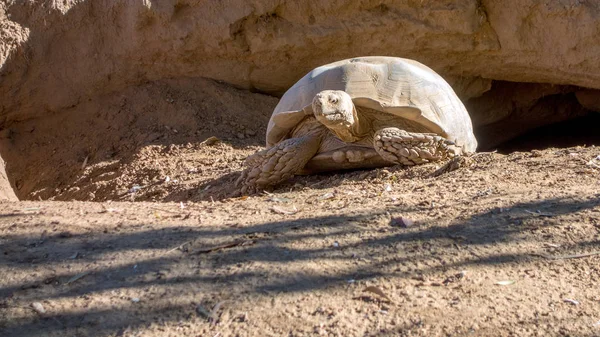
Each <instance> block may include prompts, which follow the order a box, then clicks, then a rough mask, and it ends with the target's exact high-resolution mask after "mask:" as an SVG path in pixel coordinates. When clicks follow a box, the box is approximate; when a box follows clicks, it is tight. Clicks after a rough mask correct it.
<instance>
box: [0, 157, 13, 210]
mask: <svg viewBox="0 0 600 337" xmlns="http://www.w3.org/2000/svg"><path fill="white" fill-rule="evenodd" d="M3 200H11V201H14V200H17V196H15V192H13V189H12V187H11V186H10V183H9V182H8V177H7V176H6V169H5V168H4V161H3V160H2V158H0V201H3Z"/></svg>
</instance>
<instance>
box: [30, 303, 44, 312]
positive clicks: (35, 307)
mask: <svg viewBox="0 0 600 337" xmlns="http://www.w3.org/2000/svg"><path fill="white" fill-rule="evenodd" d="M31 307H32V308H33V310H35V312H37V313H38V314H40V315H41V314H45V313H46V309H44V306H43V305H42V303H40V302H33V303H31Z"/></svg>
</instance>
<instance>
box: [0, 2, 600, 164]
mask: <svg viewBox="0 0 600 337" xmlns="http://www.w3.org/2000/svg"><path fill="white" fill-rule="evenodd" d="M599 15H600V3H598V2H595V1H574V0H549V1H541V0H508V1H506V0H442V1H440V0H412V1H402V2H399V1H381V0H377V1H374V0H361V1H350V0H345V1H344V0H339V1H334V0H320V1H313V0H298V1H281V0H279V1H277V0H258V1H246V0H225V1H224V0H205V1H199V0H160V1H159V0H139V1H133V0H129V1H110V0H95V1H90V0H64V1H32V0H29V1H16V0H7V1H2V2H0V97H2V99H1V100H0V130H2V129H6V128H7V127H9V126H10V125H11V124H13V123H15V122H18V121H22V120H26V119H31V118H37V117H40V116H44V115H48V114H50V113H58V112H62V111H65V110H66V109H69V108H72V107H75V106H77V105H79V104H81V103H82V102H84V101H86V100H89V99H92V98H94V97H99V95H102V94H107V93H111V92H118V91H120V90H123V89H124V88H126V87H129V86H135V85H139V84H141V83H144V82H148V81H154V80H160V79H165V78H178V77H207V78H212V79H216V80H220V81H224V82H227V83H230V84H233V85H235V86H238V87H241V88H246V89H251V90H254V91H261V92H267V93H272V94H281V93H282V92H284V91H285V90H286V89H287V88H288V87H289V86H290V85H291V84H293V83H294V82H295V81H296V80H297V79H298V78H300V77H301V76H303V75H304V74H305V73H306V72H308V71H309V70H311V69H313V68H314V67H316V66H318V65H322V64H325V63H328V62H331V61H335V60H340V59H344V58H349V57H354V56H364V55H391V56H402V57H407V58H413V59H416V60H418V61H421V62H423V63H425V64H427V65H429V66H430V67H432V68H433V69H434V70H436V71H438V72H439V73H440V74H441V75H442V76H444V77H445V78H446V79H447V80H448V81H449V82H450V83H451V84H452V85H453V86H454V88H455V90H456V91H457V92H458V94H459V95H460V96H461V97H462V98H463V99H468V98H472V97H478V96H480V95H481V94H483V93H485V92H486V91H488V90H489V89H490V88H491V87H492V84H493V81H496V80H502V81H511V82H534V83H549V84H558V85H572V86H577V87H584V88H588V89H600V63H599V62H598V58H597V55H599V54H600V20H598V16H599ZM590 93H591V94H590ZM594 97H597V92H594V91H590V92H587V94H586V93H581V94H578V95H577V98H578V99H579V102H581V104H583V105H584V106H586V107H588V108H592V109H596V110H597V109H598V107H599V106H600V104H599V103H598V101H597V98H594ZM471 113H472V114H473V115H477V113H478V111H471ZM503 113H506V111H504V112H503ZM474 118H475V119H477V118H478V117H477V116H474ZM2 152H3V149H2V148H0V154H1V153H2Z"/></svg>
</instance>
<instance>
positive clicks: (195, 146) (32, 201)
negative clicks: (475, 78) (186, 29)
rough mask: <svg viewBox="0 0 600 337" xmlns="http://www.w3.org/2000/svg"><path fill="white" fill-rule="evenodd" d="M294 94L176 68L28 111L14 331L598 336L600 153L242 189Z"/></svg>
mask: <svg viewBox="0 0 600 337" xmlns="http://www.w3.org/2000/svg"><path fill="white" fill-rule="evenodd" d="M203 97H204V98H203ZM211 97H212V98H211ZM244 102H246V103H244ZM276 102H277V100H276V99H274V98H271V97H267V96H259V95H256V94H250V93H245V92H242V91H237V90H232V89H231V88H226V87H225V86H222V85H220V84H214V83H212V82H211V83H208V82H205V81H201V82H198V81H197V80H177V81H175V80H173V81H164V82H157V83H149V84H147V85H145V86H142V87H140V88H137V89H135V90H133V89H132V90H130V91H128V92H125V93H124V94H122V93H120V94H119V95H111V96H107V97H99V98H98V99H97V100H90V101H88V102H87V103H82V104H81V105H80V106H78V107H76V108H74V109H75V110H76V111H70V113H68V114H67V113H65V114H59V115H56V116H55V117H54V118H53V119H49V120H47V121H45V122H44V123H39V122H38V123H37V124H33V122H27V121H25V122H23V123H21V124H18V125H14V126H13V128H12V129H11V130H10V132H9V133H8V134H5V135H3V138H2V137H0V138H1V139H0V141H2V142H3V143H2V144H3V145H4V146H3V148H4V149H5V152H4V153H3V156H4V157H5V158H6V159H7V162H9V164H11V166H9V167H8V169H9V174H11V175H12V176H13V177H15V178H16V180H17V181H18V182H19V183H18V186H17V187H18V191H17V192H18V193H19V195H20V197H21V198H24V199H28V200H29V201H22V202H16V203H9V202H4V203H0V273H1V274H2V277H1V278H0V335H1V336H211V337H212V336H283V335H285V336H313V335H323V336H328V335H330V336H450V335H452V336H467V335H468V336H600V292H599V291H598V289H600V281H598V279H599V278H600V255H599V254H600V253H599V252H600V158H598V156H599V155H600V148H599V147H594V146H587V147H585V146H580V147H570V148H548V149H545V150H534V151H529V152H513V153H511V154H508V155H504V154H498V153H480V154H478V155H476V156H475V157H473V158H472V159H471V160H470V161H468V165H466V166H464V167H462V168H460V169H458V170H456V171H452V172H447V173H444V174H442V175H439V176H437V177H433V176H432V173H433V172H435V171H436V169H437V166H435V165H433V164H429V165H424V166H419V167H414V168H408V169H404V168H398V167H392V168H387V169H377V170H366V171H354V172H346V173H333V174H326V175H315V176H308V177H296V178H294V179H292V180H291V181H289V182H288V183H286V184H283V185H282V186H280V187H279V188H277V189H275V190H273V191H271V192H270V193H265V194H263V195H258V196H250V197H248V196H242V197H232V195H233V194H232V193H233V192H234V191H235V189H236V188H235V186H234V185H233V182H234V181H235V179H236V178H237V177H238V175H239V171H240V169H241V168H242V164H243V159H244V158H245V157H246V156H247V155H249V154H251V153H253V152H254V151H256V150H257V149H260V148H261V146H262V142H263V136H264V128H265V126H266V121H267V120H268V117H269V112H270V110H271V109H272V108H273V106H274V105H275V104H276ZM249 109H250V110H249ZM174 111H176V112H177V114H175V113H174ZM244 111H250V112H249V113H246V114H244ZM73 112H76V113H73ZM209 112H210V113H209ZM175 116H176V117H175ZM52 130H55V131H54V132H53V131H52ZM56 130H60V131H56ZM211 136H216V137H217V138H218V139H219V141H211V138H209V137H211ZM61 139H62V140H64V141H63V142H62V143H60V142H58V141H59V140H61ZM207 139H208V141H207ZM19 153H25V154H26V158H27V159H28V160H27V161H25V160H21V161H19V160H17V159H18V158H19V157H18V154H19ZM40 199H41V200H40ZM78 200H87V201H78Z"/></svg>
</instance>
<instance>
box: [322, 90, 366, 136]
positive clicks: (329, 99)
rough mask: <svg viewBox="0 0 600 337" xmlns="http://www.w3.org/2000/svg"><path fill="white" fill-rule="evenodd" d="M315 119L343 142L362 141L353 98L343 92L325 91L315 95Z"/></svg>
mask: <svg viewBox="0 0 600 337" xmlns="http://www.w3.org/2000/svg"><path fill="white" fill-rule="evenodd" d="M312 110H313V113H314V115H315V118H316V119H317V120H318V121H319V122H320V123H321V124H323V125H325V126H326V127H327V128H329V129H330V130H331V131H332V132H333V133H335V134H336V135H337V136H338V137H339V138H340V139H341V140H343V141H345V142H354V141H357V140H358V139H360V137H358V135H357V134H356V132H355V130H357V129H358V114H357V112H356V108H355V107H354V103H352V97H350V95H348V94H347V93H346V92H344V91H341V90H323V91H321V92H319V93H318V94H316V95H315V98H314V99H313V101H312Z"/></svg>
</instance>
